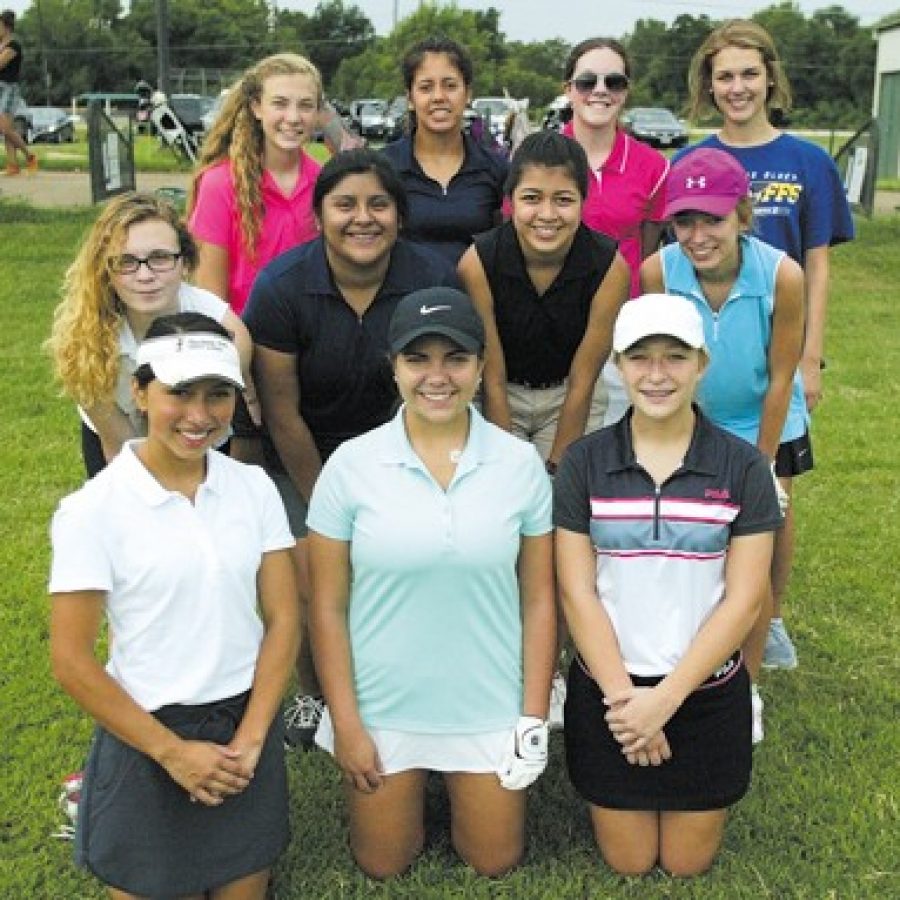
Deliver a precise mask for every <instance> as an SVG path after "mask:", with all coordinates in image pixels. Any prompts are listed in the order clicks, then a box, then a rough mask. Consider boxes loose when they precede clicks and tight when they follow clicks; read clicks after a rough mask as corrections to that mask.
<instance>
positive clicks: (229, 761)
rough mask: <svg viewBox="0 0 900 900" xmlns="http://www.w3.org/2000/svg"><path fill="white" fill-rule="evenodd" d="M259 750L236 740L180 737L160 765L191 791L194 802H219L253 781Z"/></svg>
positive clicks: (213, 803) (252, 745)
mask: <svg viewBox="0 0 900 900" xmlns="http://www.w3.org/2000/svg"><path fill="white" fill-rule="evenodd" d="M260 751H261V747H260V746H257V745H255V744H242V743H240V742H238V741H236V740H235V741H232V742H231V743H230V744H228V745H227V746H226V745H223V744H214V743H212V742H210V741H194V740H181V742H180V743H179V745H178V747H177V750H176V751H175V752H174V753H172V754H171V756H170V757H169V758H167V759H164V760H162V761H161V765H162V766H163V768H165V770H166V771H167V772H168V774H169V776H170V777H171V778H172V779H173V780H174V781H176V782H177V783H178V784H179V785H181V787H183V788H184V789H185V790H186V791H187V792H188V794H189V795H190V798H191V802H192V803H198V802H199V803H203V804H204V805H206V806H219V805H220V804H221V803H223V802H224V801H225V800H226V799H227V798H228V797H233V796H234V795H235V794H240V793H241V791H243V790H244V789H245V788H246V787H247V785H248V784H250V782H251V780H252V779H253V773H254V770H255V768H256V763H257V761H258V760H259V754H260Z"/></svg>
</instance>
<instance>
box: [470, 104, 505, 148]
mask: <svg viewBox="0 0 900 900" xmlns="http://www.w3.org/2000/svg"><path fill="white" fill-rule="evenodd" d="M472 109H474V110H475V112H477V113H478V115H480V116H481V118H482V119H484V122H485V124H486V125H487V126H488V128H490V129H491V134H493V135H494V137H497V138H500V137H502V136H503V129H504V127H505V126H506V117H507V116H508V115H509V114H510V113H511V112H512V111H513V109H514V106H513V101H512V100H510V99H508V98H507V97H476V98H475V99H474V100H473V101H472Z"/></svg>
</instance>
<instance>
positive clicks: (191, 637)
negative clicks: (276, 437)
mask: <svg viewBox="0 0 900 900" xmlns="http://www.w3.org/2000/svg"><path fill="white" fill-rule="evenodd" d="M130 265H131V263H129V262H126V263H125V266H126V268H127V267H129V266H130ZM136 362H137V368H136V369H135V372H134V378H133V381H132V388H133V391H134V401H135V405H136V407H137V409H138V410H139V411H140V413H141V415H142V416H143V417H144V418H145V419H146V422H147V427H146V437H145V438H141V439H137V440H132V441H129V442H127V443H126V444H125V446H124V447H123V448H122V451H121V452H120V453H119V455H118V456H117V457H116V458H115V459H114V460H113V461H112V462H111V463H110V465H109V466H108V467H107V468H106V469H105V470H104V471H103V472H101V473H100V474H99V475H98V476H97V477H96V478H94V479H92V480H91V481H89V482H88V483H87V484H86V485H85V486H84V487H83V488H81V490H79V491H77V492H76V493H75V494H72V495H71V496H69V497H66V498H65V499H64V500H63V501H62V502H61V503H60V506H59V508H58V510H57V512H56V514H55V516H54V517H53V526H52V539H53V562H52V568H51V575H50V593H51V604H52V605H51V619H50V650H51V657H52V663H53V671H54V675H55V676H56V678H57V680H58V681H59V682H60V684H61V686H62V687H63V689H64V690H65V691H66V692H67V693H68V694H70V696H71V697H72V698H73V699H74V700H75V702H76V703H77V704H78V705H79V706H80V707H81V708H82V709H83V710H84V711H85V712H86V713H87V714H88V715H89V716H91V718H93V719H94V721H95V722H96V728H95V732H94V739H93V742H92V746H91V751H90V753H89V755H88V761H87V764H86V767H85V774H84V782H83V787H82V793H81V799H80V801H79V810H78V825H77V831H76V838H75V856H76V860H77V862H78V863H79V864H80V865H82V866H84V867H86V868H87V869H88V870H90V871H91V872H92V873H93V874H94V875H96V876H97V877H98V878H99V879H100V880H101V881H102V882H103V883H104V884H106V885H108V886H109V890H110V894H111V896H113V897H116V898H126V897H135V896H141V897H163V896H165V897H176V896H178V897H183V896H203V897H210V898H217V897H222V898H225V897H232V898H233V897H242V898H246V900H262V898H263V897H265V896H266V890H267V885H268V880H269V869H270V867H271V866H272V864H273V863H274V862H275V860H276V859H277V858H278V856H279V855H280V854H281V852H282V851H283V850H284V848H285V846H286V845H287V841H288V796H287V781H286V773H285V769H284V756H283V753H284V751H283V748H282V742H281V727H280V717H279V716H278V715H277V712H278V707H279V703H280V701H281V695H282V692H283V690H284V688H285V686H286V683H287V680H288V677H289V675H290V671H291V665H292V662H293V657H294V653H295V652H296V647H297V632H298V627H299V614H298V609H297V603H296V588H295V585H294V572H293V566H292V563H291V558H290V554H289V552H288V548H290V546H291V545H292V544H293V540H292V538H291V534H290V531H289V529H288V524H287V519H286V517H285V513H284V508H283V507H282V504H281V501H280V499H279V497H278V493H277V491H276V490H275V488H274V486H273V485H272V484H271V482H270V481H269V479H268V478H267V477H266V476H265V474H264V473H263V472H261V471H259V470H258V469H256V468H254V467H251V466H244V465H242V464H241V463H238V462H236V461H234V460H231V459H229V458H228V457H225V456H223V455H222V454H219V453H217V452H215V450H214V449H213V448H214V447H215V445H216V444H217V443H219V442H220V441H221V440H222V439H223V438H224V437H225V436H226V434H227V431H228V428H229V424H230V421H231V416H232V414H233V413H234V407H235V401H236V397H237V392H238V391H239V390H240V389H241V387H242V386H243V377H242V375H241V370H240V360H239V357H238V353H237V350H236V348H235V346H234V344H233V343H232V341H231V339H230V337H229V335H228V333H227V331H225V329H224V328H223V327H222V326H221V325H220V324H219V323H218V322H216V321H215V320H214V319H211V318H209V317H208V316H204V315H200V314H197V313H179V314H177V315H174V316H163V317H161V318H159V319H157V320H156V321H155V322H154V324H153V325H152V326H151V327H150V329H149V330H148V332H147V336H146V339H145V340H144V341H143V343H142V344H141V345H140V347H139V349H138V350H137V360H136ZM104 618H105V619H107V621H108V623H109V629H110V632H111V633H114V639H113V640H112V641H111V643H110V649H109V661H108V663H107V664H106V666H105V667H104V666H103V665H102V664H101V663H100V662H99V661H98V659H97V658H96V655H95V645H96V643H97V639H98V636H99V632H100V629H101V624H102V621H103V619H104ZM198 648H202V652H199V653H198Z"/></svg>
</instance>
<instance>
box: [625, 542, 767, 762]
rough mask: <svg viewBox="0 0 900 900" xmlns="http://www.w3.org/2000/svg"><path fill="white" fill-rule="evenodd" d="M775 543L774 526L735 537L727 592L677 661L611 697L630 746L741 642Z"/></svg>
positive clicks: (756, 605) (662, 721)
mask: <svg viewBox="0 0 900 900" xmlns="http://www.w3.org/2000/svg"><path fill="white" fill-rule="evenodd" d="M773 544H774V536H773V533H772V532H763V533H760V534H752V535H746V536H743V537H736V538H733V539H732V541H731V544H730V546H729V548H728V556H727V559H726V563H725V596H724V597H723V598H722V600H721V602H720V603H719V605H718V606H717V607H716V608H715V610H714V611H713V613H712V614H711V615H710V616H709V618H708V619H707V620H706V622H705V623H704V624H703V626H702V627H701V628H700V630H699V631H698V632H697V634H696V635H695V637H694V639H693V641H691V644H690V646H689V647H688V649H687V652H686V653H685V654H684V656H683V657H682V658H681V660H680V661H679V662H678V665H676V666H675V668H674V669H673V670H672V671H671V672H670V673H669V674H668V675H667V676H666V677H665V678H663V680H662V681H660V682H659V684H658V685H657V686H656V687H654V688H649V689H647V688H644V689H641V688H632V689H630V690H628V691H625V692H624V693H623V694H620V695H611V696H610V697H609V698H608V700H609V702H610V704H611V706H612V709H611V711H610V713H609V714H608V715H607V721H609V723H610V728H611V729H612V731H613V733H614V734H615V735H616V739H617V740H618V741H619V742H620V743H622V745H623V747H624V748H625V749H626V750H628V751H636V750H640V749H641V748H642V747H643V746H644V745H645V742H646V741H647V740H648V739H650V738H651V737H653V736H655V735H656V734H657V733H658V732H659V730H660V729H661V728H662V727H663V726H664V725H665V724H666V722H668V721H669V719H670V718H671V717H672V716H673V715H674V714H675V712H676V711H677V709H678V708H679V707H680V706H681V704H682V703H683V702H684V700H685V699H686V698H687V696H688V695H689V694H690V693H691V692H692V691H694V690H696V689H697V688H698V687H699V686H700V685H701V684H702V683H703V682H704V681H705V680H706V679H707V678H709V676H710V675H711V674H712V673H713V672H715V670H716V669H717V668H718V667H719V666H721V665H722V663H724V662H725V660H727V659H728V657H729V656H731V654H732V653H734V651H735V650H737V648H738V647H740V645H741V642H742V641H743V640H744V638H745V637H746V636H747V634H748V632H749V631H750V628H751V626H752V625H753V623H754V622H755V621H756V617H757V616H758V615H759V610H760V607H761V605H762V601H763V597H764V595H765V592H766V591H767V590H768V584H769V566H770V564H771V561H772V547H773Z"/></svg>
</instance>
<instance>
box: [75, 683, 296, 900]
mask: <svg viewBox="0 0 900 900" xmlns="http://www.w3.org/2000/svg"><path fill="white" fill-rule="evenodd" d="M248 698H249V692H248V693H245V694H241V695H240V696H238V697H232V698H229V699H227V700H220V701H218V702H215V703H206V704H202V705H199V706H181V705H173V706H165V707H162V708H161V709H159V710H157V711H156V712H155V713H154V714H153V715H154V716H156V718H157V719H159V721H160V722H162V723H163V724H164V725H165V726H166V727H168V728H170V729H171V730H172V731H174V732H175V733H176V734H178V735H180V736H181V737H183V738H186V739H188V740H206V741H213V742H214V743H218V744H227V743H228V742H229V741H230V740H231V739H232V737H233V736H234V733H235V731H236V730H237V727H238V725H239V724H240V721H241V718H242V717H243V714H244V710H245V709H246V706H247V700H248ZM282 741H283V736H282V724H281V716H280V715H278V716H275V719H274V721H273V723H272V727H271V728H270V729H269V734H268V735H267V737H266V741H265V744H264V745H263V750H262V754H261V755H260V758H259V762H258V763H257V766H256V771H255V773H254V777H253V780H252V781H251V782H250V784H249V785H248V786H247V788H246V789H245V790H244V791H243V792H242V793H240V794H236V795H235V796H233V797H229V798H227V799H226V800H225V802H224V803H222V804H221V805H219V806H205V805H203V804H202V803H192V802H191V800H190V797H189V795H188V793H187V791H185V789H184V788H183V787H181V786H180V785H178V784H177V783H176V782H175V781H173V780H172V779H171V778H170V777H169V775H168V774H167V773H166V771H165V770H164V769H163V768H162V767H161V766H160V765H158V764H157V763H156V762H154V761H153V760H152V759H150V758H149V757H148V756H145V755H144V754H143V753H140V752H138V751H137V750H135V749H133V748H132V747H130V746H128V745H127V744H125V743H123V742H122V741H120V740H119V739H118V738H116V737H115V736H113V735H112V734H110V733H109V732H108V731H106V729H104V728H102V727H99V726H98V727H97V729H96V730H95V732H94V738H93V742H92V744H91V749H90V753H89V755H88V760H87V764H86V766H85V771H84V784H83V787H82V793H81V802H80V804H79V810H78V824H77V828H76V835H75V859H76V862H78V864H79V865H81V866H84V867H85V868H87V869H88V870H89V871H91V872H92V873H93V874H94V875H96V876H97V877H98V878H99V879H100V880H101V881H102V882H103V883H104V884H106V885H109V886H111V887H115V888H119V889H120V890H124V891H128V892H129V893H132V894H140V895H143V896H147V897H160V896H167V897H168V896H177V895H182V894H196V893H202V892H203V891H206V890H210V889H211V888H216V887H221V886H222V885H224V884H228V883H229V882H231V881H234V880H236V879H238V878H243V877H244V876H246V875H250V874H252V873H254V872H258V871H260V870H261V869H266V868H268V867H269V866H271V865H272V864H273V863H274V862H275V860H276V859H277V858H278V857H279V855H280V854H281V853H282V851H283V850H284V848H285V847H286V846H287V843H288V839H289V836H290V835H289V831H288V794H287V779H286V775H285V769H284V747H283V743H282Z"/></svg>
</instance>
